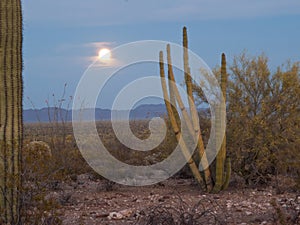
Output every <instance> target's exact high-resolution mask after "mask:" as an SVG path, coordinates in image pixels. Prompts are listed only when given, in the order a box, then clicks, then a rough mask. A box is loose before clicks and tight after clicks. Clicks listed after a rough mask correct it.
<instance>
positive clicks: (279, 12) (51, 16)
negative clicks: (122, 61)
mask: <svg viewBox="0 0 300 225" xmlns="http://www.w3.org/2000/svg"><path fill="white" fill-rule="evenodd" d="M22 2H23V3H22V4H23V23H24V43H23V47H24V48H23V59H24V75H23V77H24V103H23V105H24V108H25V109H28V108H32V107H33V106H34V107H35V108H43V107H46V106H47V103H46V101H47V100H48V104H50V105H54V104H55V102H57V100H58V99H60V97H61V95H62V93H63V90H64V85H65V84H67V86H66V96H65V98H66V99H68V98H69V96H74V92H75V90H76V86H77V85H78V82H79V80H80V78H81V77H82V75H83V74H84V72H85V71H86V69H87V68H88V66H89V65H90V64H91V63H92V62H93V60H95V58H96V56H97V54H98V51H99V49H101V48H103V47H106V48H110V49H113V48H115V47H118V46H120V45H122V44H126V43H130V42H134V41H141V40H163V41H167V42H174V43H177V44H180V43H181V38H182V34H181V32H182V27H183V26H186V27H187V29H188V35H189V48H190V50H192V51H193V52H195V53H196V54H198V55H199V56H200V57H201V58H202V59H203V60H204V61H205V62H206V63H207V64H208V65H209V66H210V67H215V66H216V65H218V64H219V63H220V56H221V53H222V52H225V53H226V55H227V59H228V61H229V64H230V62H231V61H232V59H233V57H234V56H237V55H239V54H241V53H242V52H243V51H245V50H246V51H247V53H248V54H249V55H254V56H255V55H259V54H261V53H264V54H266V55H267V56H268V57H269V63H270V68H271V70H275V69H276V67H277V66H280V65H281V64H282V63H285V62H287V60H291V61H292V62H295V61H300V41H299V40H300V1H299V0H252V1H249V0H226V1H224V0H151V1H144V0H85V1H83V0H39V1H38V0H30V1H27V0H26V1H25V0H24V1H22ZM143 68H144V70H147V71H143ZM132 71H134V68H129V69H127V70H126V69H125V70H124V71H123V74H122V75H120V76H119V77H116V78H115V79H114V80H115V82H116V83H115V84H118V85H114V84H111V86H110V88H106V91H105V92H104V96H107V97H103V96H102V97H101V101H99V107H102V108H109V107H110V106H111V102H112V100H113V97H112V96H114V92H117V88H115V90H114V87H116V86H120V84H121V83H124V84H126V82H128V80H130V79H129V78H128V77H129V76H130V75H129V74H131V73H133V72H132ZM136 71H139V73H143V72H145V73H149V71H151V73H156V72H157V71H156V70H155V69H154V65H152V67H151V68H150V66H149V65H145V66H144V67H143V66H138V68H136ZM131 79H132V78H131ZM137 91H142V90H137ZM53 94H54V97H53ZM66 103H67V101H66ZM66 103H65V104H66ZM65 106H66V105H65Z"/></svg>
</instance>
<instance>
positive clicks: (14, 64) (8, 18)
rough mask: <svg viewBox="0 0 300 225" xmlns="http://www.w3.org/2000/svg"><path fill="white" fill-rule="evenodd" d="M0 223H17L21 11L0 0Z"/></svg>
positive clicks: (14, 2)
mask: <svg viewBox="0 0 300 225" xmlns="http://www.w3.org/2000/svg"><path fill="white" fill-rule="evenodd" d="M0 24H1V25H0V29H1V33H0V61H1V62H0V224H11V225H15V224H19V223H20V187H21V147H22V134H23V132H22V130H23V128H22V92H23V84H22V10H21V2H20V0H1V1H0Z"/></svg>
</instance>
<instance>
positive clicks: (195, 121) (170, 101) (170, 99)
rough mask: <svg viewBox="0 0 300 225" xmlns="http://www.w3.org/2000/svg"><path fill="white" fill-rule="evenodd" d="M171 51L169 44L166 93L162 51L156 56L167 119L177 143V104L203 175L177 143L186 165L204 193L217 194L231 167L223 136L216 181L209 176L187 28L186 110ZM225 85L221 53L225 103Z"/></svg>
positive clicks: (185, 66)
mask: <svg viewBox="0 0 300 225" xmlns="http://www.w3.org/2000/svg"><path fill="white" fill-rule="evenodd" d="M170 52H171V49H170V45H167V63H168V80H169V82H168V84H169V93H168V91H167V90H168V87H167V83H166V77H165V72H164V61H163V52H162V51H161V52H160V54H159V60H160V76H161V84H162V89H163V93H164V99H165V104H166V108H167V112H168V116H169V119H170V122H171V125H172V128H173V131H174V133H175V135H176V138H177V140H179V139H180V136H181V132H180V121H179V115H178V113H177V111H176V107H175V106H176V104H178V106H179V108H180V109H181V112H182V116H183V118H184V121H185V123H186V126H187V128H188V130H189V133H190V135H191V136H192V137H193V139H194V140H197V149H198V154H199V157H200V159H201V160H200V161H201V163H202V165H201V167H202V168H205V169H204V171H203V174H201V173H200V171H199V170H198V166H197V165H196V162H195V161H194V160H193V158H192V157H191V156H190V155H189V154H188V153H189V149H187V145H186V143H185V142H184V141H181V142H179V145H180V147H181V150H182V152H183V155H184V156H185V157H186V159H187V161H188V165H189V167H190V169H191V171H192V173H193V175H194V177H195V178H196V180H197V181H198V183H199V184H200V186H201V187H202V188H203V189H205V190H206V191H212V192H215V193H216V192H219V191H220V190H222V189H225V188H227V187H228V184H229V178H230V173H231V164H230V159H229V158H228V159H226V164H225V158H226V136H225V137H224V139H223V143H222V146H221V149H220V151H219V152H218V155H217V159H216V176H215V179H213V177H212V176H211V167H209V164H208V160H207V156H206V152H205V148H204V143H203V139H202V134H201V128H200V124H199V116H198V112H197V109H196V107H195V100H194V96H193V83H192V82H193V81H192V78H191V76H190V68H189V59H188V38H187V29H186V27H184V28H183V62H184V79H185V85H186V91H187V95H188V98H189V99H188V103H189V110H190V112H189V113H188V112H187V110H186V109H185V107H184V104H183V101H182V99H181V96H180V94H179V91H178V89H177V87H176V85H175V78H174V73H173V68H172V60H171V53H170ZM226 86H227V72H226V59H225V54H222V66H221V89H222V93H223V95H224V98H225V101H226ZM225 166H226V173H225V172H224V167H225Z"/></svg>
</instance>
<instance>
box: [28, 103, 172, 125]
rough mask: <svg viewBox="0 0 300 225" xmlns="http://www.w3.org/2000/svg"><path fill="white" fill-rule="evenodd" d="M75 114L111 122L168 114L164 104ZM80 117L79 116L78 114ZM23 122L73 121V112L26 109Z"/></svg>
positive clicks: (76, 111)
mask: <svg viewBox="0 0 300 225" xmlns="http://www.w3.org/2000/svg"><path fill="white" fill-rule="evenodd" d="M74 113H80V115H82V116H84V118H93V117H94V113H95V120H97V121H99V120H110V119H111V115H112V114H113V115H115V116H116V117H117V119H119V120H123V119H126V115H128V114H129V119H130V120H142V119H149V118H153V117H159V116H164V115H166V114H167V111H166V107H165V105H164V104H145V105H140V106H138V107H136V108H134V109H132V110H114V111H111V110H110V109H101V108H96V109H84V110H75V111H74ZM77 115H79V114H77ZM23 120H24V122H25V123H36V122H50V121H62V120H63V121H66V122H70V121H72V110H67V109H64V108H55V107H49V108H42V109H25V110H24V111H23Z"/></svg>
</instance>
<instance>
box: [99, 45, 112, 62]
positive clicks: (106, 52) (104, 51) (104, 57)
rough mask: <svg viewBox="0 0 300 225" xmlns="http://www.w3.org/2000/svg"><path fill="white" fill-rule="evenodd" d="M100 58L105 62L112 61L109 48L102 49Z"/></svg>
mask: <svg viewBox="0 0 300 225" xmlns="http://www.w3.org/2000/svg"><path fill="white" fill-rule="evenodd" d="M98 57H99V59H100V60H105V61H107V60H110V57H111V52H110V50H109V49H107V48H102V49H100V51H99V53H98Z"/></svg>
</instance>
